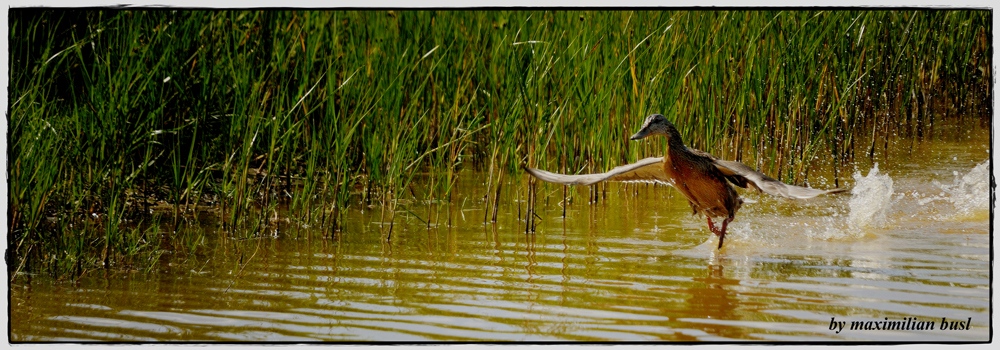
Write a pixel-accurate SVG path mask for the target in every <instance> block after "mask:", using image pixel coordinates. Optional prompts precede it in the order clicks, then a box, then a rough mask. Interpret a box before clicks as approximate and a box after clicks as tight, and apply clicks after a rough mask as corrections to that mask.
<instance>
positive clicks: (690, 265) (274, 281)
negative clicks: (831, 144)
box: [10, 130, 990, 342]
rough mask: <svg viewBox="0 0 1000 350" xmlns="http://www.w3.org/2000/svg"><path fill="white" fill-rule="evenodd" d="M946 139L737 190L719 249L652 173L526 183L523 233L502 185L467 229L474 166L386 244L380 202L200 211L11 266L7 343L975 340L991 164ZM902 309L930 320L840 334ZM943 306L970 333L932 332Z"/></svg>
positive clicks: (980, 320)
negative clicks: (105, 244)
mask: <svg viewBox="0 0 1000 350" xmlns="http://www.w3.org/2000/svg"><path fill="white" fill-rule="evenodd" d="M956 134H959V133H956ZM960 134H961V135H966V136H967V137H966V136H962V137H957V136H956V137H953V138H952V139H949V140H940V139H939V140H936V141H933V142H928V143H919V142H918V143H916V145H915V147H914V148H913V153H912V154H908V153H906V152H907V150H906V149H907V148H909V147H897V148H899V149H901V150H899V151H896V153H894V154H893V155H892V157H893V159H892V160H886V159H876V160H875V161H876V162H878V163H879V165H878V167H879V171H878V172H879V173H880V174H887V175H888V176H889V178H891V180H892V194H891V195H888V194H885V195H883V196H881V197H880V196H879V195H878V193H877V191H876V190H871V191H869V192H867V194H861V193H854V194H850V193H848V194H841V195H834V196H829V197H822V198H817V199H814V200H809V201H790V200H784V199H778V198H772V197H763V196H760V195H758V194H755V193H749V194H746V196H747V197H748V198H750V199H753V200H756V201H757V203H749V204H746V205H744V207H743V209H742V210H741V211H740V212H739V214H738V215H737V218H736V220H735V221H734V222H733V224H732V225H731V226H730V230H729V232H730V236H729V237H727V240H726V247H725V248H724V249H723V250H722V251H721V252H720V251H716V250H715V249H714V247H715V246H716V244H717V240H716V239H715V238H714V237H713V236H712V235H711V233H709V231H708V229H707V228H706V226H705V222H704V220H703V219H701V218H698V217H693V216H691V215H690V209H689V207H688V206H687V204H686V202H685V201H684V200H683V199H682V198H681V197H680V196H679V195H678V194H677V193H676V192H675V191H674V190H673V189H670V188H667V187H662V186H660V187H652V186H649V187H647V186H645V185H642V186H638V187H636V186H619V185H612V186H610V187H608V192H607V197H606V198H604V199H601V200H600V201H599V202H598V203H596V204H588V203H586V199H587V198H588V192H587V191H588V189H587V188H578V189H575V191H576V192H575V193H576V194H575V196H574V201H573V203H572V204H570V205H569V206H568V208H567V210H566V218H562V216H561V215H562V208H561V207H560V206H559V205H558V202H559V201H560V200H561V195H562V187H560V186H553V185H544V186H542V185H540V186H538V208H537V209H538V215H539V216H540V217H541V218H542V220H541V221H540V222H539V223H538V225H539V226H538V230H537V232H536V233H534V234H525V233H524V222H523V221H519V220H518V217H519V216H520V215H523V214H519V210H523V205H524V203H523V202H522V201H520V200H518V199H514V198H515V197H514V196H509V197H507V198H506V201H505V203H506V204H503V205H502V207H501V213H500V215H499V218H498V223H497V224H483V217H484V212H483V210H484V204H483V199H482V194H483V192H484V190H483V188H484V182H485V179H484V178H483V176H481V175H480V174H476V173H472V172H465V173H463V174H462V177H461V178H460V179H461V180H460V182H459V184H458V188H457V190H456V193H455V195H454V197H453V198H452V201H451V202H449V203H442V202H437V203H431V204H421V203H416V204H410V205H407V206H405V209H408V210H409V211H407V210H403V209H402V207H401V209H400V211H399V213H398V214H397V215H398V216H397V217H396V220H395V223H394V229H393V233H392V237H391V240H390V241H388V242H387V235H386V234H385V232H384V231H383V230H382V229H380V223H379V220H381V217H380V212H379V209H378V208H375V209H370V210H366V211H364V212H361V211H352V212H350V213H348V214H347V215H348V217H347V220H346V221H347V223H346V224H345V228H344V230H343V232H342V233H340V234H339V235H338V236H337V237H336V238H334V239H324V238H320V236H321V234H318V233H310V231H309V230H310V228H304V227H302V226H296V225H295V224H289V225H288V226H289V227H288V228H286V230H285V231H284V232H281V233H279V234H278V235H277V237H271V236H268V237H265V238H260V239H253V240H244V241H238V240H235V239H231V238H225V237H224V235H223V234H220V233H217V232H215V230H218V227H214V226H213V225H214V224H213V223H212V222H211V221H210V220H206V221H205V224H206V227H205V229H206V230H207V231H208V232H209V233H208V234H207V235H206V241H205V242H204V244H203V247H202V248H201V249H200V250H199V252H198V254H196V255H195V256H193V257H188V256H186V255H184V254H173V253H171V252H165V254H164V255H163V256H162V257H161V262H160V265H159V268H158V269H157V270H156V271H153V272H148V273H146V272H132V273H129V272H118V273H112V272H108V273H105V272H103V271H97V272H94V271H91V272H88V273H87V274H85V275H84V276H83V277H82V278H80V279H79V280H78V281H76V282H75V283H73V282H65V281H54V280H53V279H51V278H48V277H46V276H43V275H26V276H21V277H19V278H18V279H16V280H15V281H14V282H13V283H12V284H10V303H11V305H10V339H11V340H12V341H167V340H169V341H292V342H308V341H440V340H445V341H447V340H463V341H467V340H472V341H522V340H528V341H548V340H556V341H560V340H561V341H566V340H570V341H574V340H587V341H592V340H597V341H603V340H626V341H730V340H764V341H784V340H799V341H801V340H806V341H827V340H874V341H927V340H932V341H950V340H959V341H986V340H988V337H989V329H988V326H989V307H990V304H989V302H990V301H989V277H990V262H989V257H990V239H989V233H990V223H989V209H988V207H987V204H986V203H988V202H987V201H986V200H983V199H982V195H981V192H975V190H976V189H982V188H983V187H982V184H983V181H986V179H984V178H982V177H983V176H988V175H982V174H984V173H981V172H978V171H974V168H976V166H977V165H980V164H986V165H984V166H987V167H988V165H989V163H988V159H989V158H990V155H989V153H988V131H987V130H970V131H965V132H964V133H960ZM856 166H857V170H858V173H859V175H858V177H856V178H847V179H845V180H846V185H847V187H849V188H861V187H865V188H870V189H878V188H884V187H885V186H886V185H887V183H886V181H885V178H880V177H878V176H877V175H875V174H873V175H872V176H871V177H865V176H867V175H869V171H870V170H871V168H872V167H873V164H867V163H866V162H865V161H859V162H858V163H857V165H856ZM979 170H983V169H979ZM956 174H957V176H956ZM967 174H971V175H970V177H968V178H966V179H962V176H965V175H967ZM515 181H516V182H515V183H514V184H511V185H509V186H520V185H521V184H522V181H524V179H522V178H518V179H515ZM935 181H936V182H937V184H935ZM813 182H814V184H813V185H814V186H817V187H829V186H828V185H826V184H824V183H823V181H813ZM830 183H832V182H830ZM842 183H843V182H842ZM861 185H864V186H861ZM976 186H979V187H976ZM635 193H638V194H635ZM966 194H968V196H964V195H966ZM865 196H868V197H866V198H867V199H866V198H863V197H865ZM520 197H521V198H522V199H523V196H520ZM862 199H864V200H862ZM515 205H520V206H521V208H520V209H519V208H518V207H517V206H515ZM956 212H958V213H957V214H956ZM870 213H881V214H882V217H878V216H877V215H876V216H874V217H873V216H871V215H864V214H870ZM425 220H429V221H431V224H430V225H428V224H425V222H424V221H425ZM241 264H245V267H243V265H241ZM910 317H912V318H913V319H910V320H911V321H933V322H935V324H937V325H936V327H935V329H934V330H857V329H855V330H851V329H850V322H851V321H885V319H886V318H888V319H889V320H892V321H904V322H905V321H906V318H910ZM942 318H947V319H948V320H949V321H952V320H954V321H966V320H968V319H969V318H971V328H970V329H967V330H941V329H940V325H939V324H940V322H941V319H942ZM831 321H847V322H848V324H847V328H846V329H844V330H842V331H840V332H839V333H837V332H836V331H835V330H831ZM949 324H950V323H949Z"/></svg>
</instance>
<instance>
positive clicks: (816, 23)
mask: <svg viewBox="0 0 1000 350" xmlns="http://www.w3.org/2000/svg"><path fill="white" fill-rule="evenodd" d="M991 23H992V22H991V13H990V12H988V11H801V12H799V11H735V12H734V11H728V12H714V11H713V12H709V11H704V12H702V11H695V12H673V11H573V12H561V11H560V12H551V11H547V12H542V11H525V12H522V11H363V12H342V11H308V12H306V11H300V12H271V11H178V10H156V11H77V10H38V9H32V10H26V9H12V11H11V12H10V48H11V53H10V58H11V60H10V61H11V69H10V72H11V76H10V90H9V91H10V100H9V106H10V107H9V108H10V109H9V114H8V118H9V119H8V128H9V129H8V145H9V146H8V147H9V148H8V157H9V161H8V165H7V166H8V169H7V170H8V184H9V191H10V192H9V197H8V198H9V200H8V201H9V202H8V204H9V211H8V232H9V236H8V242H10V248H13V249H11V250H10V251H11V257H12V260H10V261H16V262H17V263H16V264H10V265H11V266H22V267H23V268H25V269H28V270H41V269H49V270H51V271H54V272H55V273H63V272H66V271H73V270H76V271H79V270H82V269H88V268H96V267H100V266H108V264H109V263H110V262H113V261H120V262H122V263H125V262H126V261H135V259H133V257H135V256H137V255H138V254H140V253H142V252H146V253H143V254H149V256H148V258H149V259H155V253H149V252H155V251H156V249H158V247H159V245H158V243H152V242H151V240H152V238H151V237H149V236H148V234H146V233H145V232H150V231H149V230H150V229H154V228H157V227H161V226H163V225H164V224H166V223H167V222H166V221H162V222H161V221H160V220H159V219H154V218H153V217H152V216H150V214H149V213H150V206H151V205H152V204H155V202H156V201H165V202H166V203H169V205H170V206H171V207H172V209H173V213H172V216H173V217H174V218H175V219H173V221H172V222H171V223H172V224H171V225H168V226H172V229H167V230H164V231H165V232H177V229H178V227H179V226H178V225H179V223H178V222H179V221H178V220H179V219H177V218H178V217H186V215H189V214H190V212H191V211H192V210H194V209H195V206H196V205H208V206H209V207H213V208H217V209H218V213H219V214H218V215H219V217H220V218H221V220H222V221H223V223H224V231H225V232H226V234H227V235H229V236H232V237H234V238H238V239H244V238H252V237H258V236H261V235H263V234H265V233H271V232H276V231H275V230H276V229H277V227H276V224H275V222H274V220H272V219H273V217H274V215H276V214H277V213H279V212H280V213H282V215H291V216H294V218H295V220H297V221H299V222H304V223H313V224H316V223H318V224H319V225H320V226H321V227H322V228H323V230H322V231H323V232H326V233H325V235H334V234H337V231H338V230H339V227H340V226H341V225H340V222H339V218H340V213H342V212H343V210H351V209H352V208H358V207H361V206H365V205H369V204H374V205H377V206H380V208H381V209H379V210H381V212H382V213H383V220H382V222H389V223H390V224H389V225H388V227H385V228H384V229H385V230H386V233H387V234H390V232H388V231H390V230H391V227H392V224H391V222H393V221H392V220H393V217H394V214H395V213H396V211H397V208H396V206H397V205H398V203H399V202H398V200H399V199H408V198H415V199H419V200H431V199H443V200H447V199H448V198H450V195H451V190H452V185H453V184H454V183H455V179H456V177H457V176H458V174H459V172H458V170H459V169H461V168H473V169H476V170H478V171H484V172H488V173H489V176H488V179H489V180H488V182H487V184H485V187H484V189H483V191H484V192H483V195H484V197H485V198H486V199H485V201H484V203H485V205H487V206H488V207H489V208H490V209H491V211H492V212H495V211H497V210H514V208H513V207H504V206H509V205H511V204H510V200H509V199H507V200H502V198H503V197H504V193H523V192H524V191H520V192H518V191H512V190H511V189H509V188H508V189H505V188H504V185H505V184H511V183H519V182H511V181H510V180H511V179H518V178H522V177H524V175H523V173H522V172H521V170H520V166H521V164H529V165H531V166H535V167H541V168H546V169H550V170H553V171H561V172H570V173H576V172H591V171H603V170H605V169H608V168H610V167H612V166H615V165H618V164H620V163H622V162H626V161H633V160H636V159H638V158H640V157H644V156H652V155H657V154H659V153H660V152H662V150H663V147H664V144H663V143H662V141H653V142H644V143H635V142H627V141H626V140H627V137H628V136H629V135H630V134H631V133H633V132H634V131H635V130H636V129H637V128H638V127H639V124H640V123H641V121H642V118H643V117H645V116H646V115H648V114H651V113H662V114H664V115H666V116H667V117H668V118H669V119H671V120H674V121H675V123H676V125H677V126H678V128H679V129H680V130H681V133H682V134H683V135H684V136H685V141H686V143H687V144H688V145H689V146H692V147H695V148H699V149H702V150H706V151H709V152H713V153H715V154H716V155H717V156H720V157H723V158H728V159H735V160H740V161H743V162H745V163H747V164H749V165H751V166H753V167H757V168H760V169H762V170H764V171H765V172H768V173H771V174H774V175H776V176H777V177H779V178H781V179H783V180H784V181H786V182H796V183H801V182H805V181H807V180H808V172H809V170H810V168H811V167H812V166H811V163H812V162H811V159H813V158H814V157H816V156H817V155H821V154H832V155H836V157H834V158H835V161H833V162H831V163H830V166H831V167H832V168H833V169H834V171H837V169H839V168H842V167H845V166H846V165H848V164H850V162H851V161H852V160H853V159H854V157H858V156H862V157H871V156H872V155H873V154H874V153H876V152H879V149H880V147H878V146H880V145H881V146H883V149H884V147H888V142H889V140H890V139H891V138H892V137H895V136H894V135H918V136H920V135H924V134H926V133H930V132H933V130H934V125H935V124H940V123H944V122H948V121H949V120H953V119H958V118H977V119H981V120H986V121H988V120H989V118H990V116H991V114H992V109H991V106H990V96H989V88H990V80H991V76H990V69H991V68H990V67H991V66H992V63H991V62H990V60H989V57H990V56H989V54H990V50H991V49H992V48H991V46H990V45H991V44H990V39H989V38H990V36H991V35H992V26H991ZM856 149H862V150H867V152H866V154H854V152H853V150H856ZM417 175H421V176H424V175H426V176H425V177H426V179H427V180H426V183H425V182H423V181H422V182H421V186H411V184H412V181H413V179H414V178H415V176H417ZM846 175H847V174H846V173H844V172H841V173H840V176H841V177H844V176H846ZM505 191H506V192H505ZM286 208H287V209H286ZM505 208H506V209H505ZM407 210H409V209H407ZM490 220H491V217H490V213H487V215H486V217H484V221H487V222H488V221H490ZM168 235H169V234H168ZM167 238H170V237H167ZM182 241H183V242H184V243H180V244H179V245H181V246H189V247H190V246H191V244H192V243H190V242H196V241H197V240H194V239H189V238H184V239H183V240H182ZM184 250H190V249H187V248H185V249H184ZM64 256H74V257H88V258H89V259H78V260H76V261H82V262H81V263H79V264H77V265H81V266H78V267H71V266H69V265H67V264H68V263H66V262H65V261H67V259H64V258H63V257H64ZM96 256H101V259H94V258H93V257H96ZM131 264H132V265H136V266H142V265H143V264H138V263H131Z"/></svg>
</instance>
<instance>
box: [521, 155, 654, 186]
mask: <svg viewBox="0 0 1000 350" xmlns="http://www.w3.org/2000/svg"><path fill="white" fill-rule="evenodd" d="M524 170H525V171H527V172H528V174H531V175H532V176H534V177H536V178H538V179H539V180H542V181H546V182H552V183H557V184H563V185H592V184H595V183H598V182H601V181H618V182H645V183H660V184H664V185H670V184H671V183H670V179H669V178H668V177H667V174H665V173H663V158H662V157H651V158H646V159H643V160H640V161H638V162H635V163H632V164H626V165H622V166H618V167H615V168H614V169H611V171H608V172H606V173H599V174H585V175H565V174H556V173H552V172H548V171H545V170H538V169H532V168H527V167H526V168H524Z"/></svg>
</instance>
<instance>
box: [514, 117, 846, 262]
mask: <svg viewBox="0 0 1000 350" xmlns="http://www.w3.org/2000/svg"><path fill="white" fill-rule="evenodd" d="M656 135H660V136H663V137H666V138H667V152H666V155H665V156H663V157H649V158H645V159H642V160H640V161H638V162H635V163H632V164H626V165H621V166H618V167H615V168H614V169H611V170H610V171H608V172H604V173H596V174H582V175H567V174H557V173H552V172H548V171H545V170H539V169H534V168H528V167H524V169H525V171H527V172H528V174H531V176H534V177H535V178H537V179H539V180H542V181H545V182H551V183H557V184H563V185H592V184H595V183H598V182H603V181H616V182H645V183H660V184H665V185H669V186H672V187H674V188H675V189H677V191H678V192H680V193H681V195H683V196H684V198H685V199H687V201H688V204H690V205H691V211H692V215H698V214H701V215H703V216H705V218H706V220H707V223H708V228H709V230H710V231H712V233H714V234H715V235H716V236H718V237H719V246H718V249H719V250H721V249H722V243H723V241H724V240H725V238H726V228H727V226H728V225H729V223H730V222H732V221H733V219H734V218H735V217H736V212H737V211H739V209H740V207H741V206H742V205H743V203H744V199H743V198H742V197H740V195H739V193H737V192H736V189H734V188H733V186H734V185H735V186H737V187H740V188H744V189H746V188H748V187H751V188H754V189H756V190H758V191H760V192H763V193H767V194H769V195H774V196H778V197H784V198H789V199H808V198H813V197H816V196H820V195H824V194H833V193H840V192H844V191H846V189H841V188H835V189H830V190H820V189H814V188H808V187H801V186H795V185H789V184H785V183H783V182H781V181H778V180H775V179H774V178H772V177H769V176H767V175H765V174H764V173H761V172H759V171H756V170H754V169H753V168H750V167H749V166H747V165H745V164H743V163H740V162H735V161H730V160H723V159H719V158H718V157H716V156H713V155H712V154H710V153H708V152H704V151H700V150H697V149H694V148H690V147H687V146H685V145H684V140H683V139H682V138H681V134H680V132H678V131H677V127H675V126H674V124H673V123H671V122H670V121H669V120H667V118H666V117H664V116H663V115H662V114H652V115H650V116H648V117H646V119H645V121H644V122H643V124H642V127H641V128H640V129H639V131H638V132H636V133H635V134H634V135H632V136H631V137H630V138H629V139H631V140H633V141H638V140H641V139H644V138H647V137H651V136H656ZM713 218H715V219H716V220H717V221H718V220H720V219H721V220H722V223H721V227H720V226H716V225H715V224H713V222H712V219H713Z"/></svg>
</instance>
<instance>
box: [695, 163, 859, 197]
mask: <svg viewBox="0 0 1000 350" xmlns="http://www.w3.org/2000/svg"><path fill="white" fill-rule="evenodd" d="M714 162H715V167H716V168H717V169H719V171H721V172H722V173H723V174H725V175H726V177H728V178H730V179H732V178H733V177H734V176H737V177H743V178H744V179H746V181H748V183H749V184H750V185H751V186H753V187H756V188H757V189H758V190H760V191H761V192H764V193H767V194H771V195H775V196H782V197H785V198H792V199H806V198H812V197H816V196H818V195H821V194H828V193H839V192H844V191H847V190H846V189H843V188H835V189H832V190H817V189H815V188H807V187H799V186H793V185H788V184H785V183H783V182H781V181H778V180H775V179H773V178H771V177H769V176H767V175H764V174H763V173H761V172H759V171H756V170H753V169H752V168H750V167H748V166H746V165H744V164H743V163H740V162H734V161H731V160H722V159H718V158H716V159H714Z"/></svg>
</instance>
